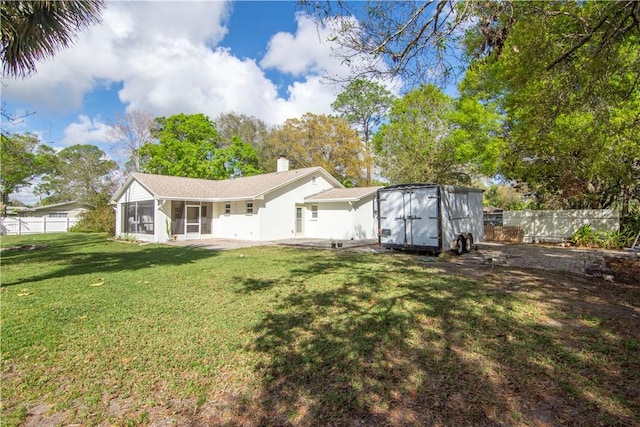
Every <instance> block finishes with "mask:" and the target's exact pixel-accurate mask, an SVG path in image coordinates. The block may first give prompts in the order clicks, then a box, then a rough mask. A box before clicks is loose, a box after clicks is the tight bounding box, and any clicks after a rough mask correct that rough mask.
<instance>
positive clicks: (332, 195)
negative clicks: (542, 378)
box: [110, 159, 377, 242]
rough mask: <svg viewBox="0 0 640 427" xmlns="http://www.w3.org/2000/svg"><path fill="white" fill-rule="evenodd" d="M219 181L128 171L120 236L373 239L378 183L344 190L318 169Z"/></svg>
mask: <svg viewBox="0 0 640 427" xmlns="http://www.w3.org/2000/svg"><path fill="white" fill-rule="evenodd" d="M282 160H283V159H280V160H279V161H278V172H274V173H268V174H264V175H256V176H249V177H242V178H235V179H227V180H220V181H213V180H206V179H196V178H183V177H175V176H164V175H151V174H144V173H132V174H130V175H129V176H128V177H127V179H126V180H125V182H124V183H123V184H122V185H121V186H120V188H119V189H118V190H117V191H116V192H115V194H114V195H113V197H112V198H111V202H110V203H111V204H114V205H115V207H116V235H117V236H132V237H135V238H136V239H138V240H145V241H153V242H163V241H167V240H171V239H179V240H190V239H206V238H227V239H241V240H278V239H287V238H293V237H312V238H326V239H365V238H375V237H376V233H377V231H376V222H375V212H374V198H375V192H376V190H377V187H375V188H374V187H367V188H354V189H346V188H344V187H343V186H342V184H340V182H338V181H337V180H336V179H335V178H334V177H332V176H331V175H330V174H329V173H328V172H327V171H326V170H324V169H323V168H321V167H312V168H304V169H294V170H289V167H288V162H286V161H285V162H283V161H282Z"/></svg>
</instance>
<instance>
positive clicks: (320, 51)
mask: <svg viewBox="0 0 640 427" xmlns="http://www.w3.org/2000/svg"><path fill="white" fill-rule="evenodd" d="M296 21H297V23H298V30H297V32H296V34H291V33H285V32H280V33H277V34H275V35H274V36H273V37H272V38H271V40H270V41H269V45H268V49H267V53H266V54H265V56H264V58H262V61H260V65H261V66H262V67H264V68H275V69H277V70H279V71H281V72H284V73H289V74H292V75H294V76H301V75H306V74H322V73H324V72H335V71H339V72H341V73H342V74H344V73H345V72H347V71H348V70H347V69H346V68H345V67H343V66H342V65H341V64H340V61H339V60H338V59H337V58H335V57H333V56H332V54H331V53H332V52H331V42H329V41H328V40H329V39H330V36H331V30H330V29H329V28H327V27H326V26H318V25H317V24H316V23H315V22H314V21H313V20H311V19H310V18H309V17H308V16H306V15H303V14H298V15H297V16H296Z"/></svg>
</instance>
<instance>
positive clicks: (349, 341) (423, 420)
mask: <svg viewBox="0 0 640 427" xmlns="http://www.w3.org/2000/svg"><path fill="white" fill-rule="evenodd" d="M310 258H311V257H310ZM380 260H381V258H377V260H376V261H374V262H372V261H371V259H370V258H365V257H361V256H357V255H354V256H349V257H335V258H334V259H328V258H322V259H319V260H313V259H308V260H307V261H305V262H303V263H300V264H297V265H296V266H295V267H294V268H292V269H291V270H290V276H289V277H283V278H281V279H280V280H278V281H276V280H268V281H255V280H252V279H248V280H246V281H245V282H244V285H245V287H244V291H245V292H263V291H267V290H268V289H270V288H272V287H274V286H286V285H287V283H294V286H293V287H292V289H290V292H288V293H284V292H283V293H282V295H280V297H279V299H278V301H277V303H276V304H275V306H274V307H273V310H272V311H270V312H268V313H267V314H266V315H265V317H264V319H263V320H262V321H261V322H260V323H259V324H258V325H257V326H256V327H255V329H254V332H255V334H256V335H257V339H256V340H255V341H254V342H253V343H252V345H251V346H250V350H251V351H254V352H257V353H259V354H261V355H263V356H264V357H265V360H266V361H265V362H264V363H263V364H261V365H259V366H257V368H256V370H257V372H258V374H259V375H260V377H261V379H262V387H261V388H260V390H258V391H256V392H255V394H253V395H251V396H248V397H245V398H244V399H243V400H242V402H241V403H239V404H238V405H237V406H239V407H240V410H239V413H240V412H241V413H243V419H245V420H246V418H247V415H246V414H247V413H249V414H252V415H251V416H252V417H253V419H252V423H253V424H256V425H505V424H506V425H522V424H524V425H529V424H543V425H562V424H567V423H569V424H584V425H596V424H607V425H634V424H636V423H638V422H639V421H640V418H639V415H638V414H639V413H640V401H639V400H638V395H637V392H635V391H634V390H637V387H638V386H640V374H639V372H640V362H639V361H638V360H637V357H636V356H637V354H636V351H637V343H638V339H639V338H640V337H639V336H638V328H637V326H640V324H639V322H638V321H637V320H635V321H634V320H632V321H634V322H635V326H636V328H635V329H632V328H629V329H628V330H625V331H621V330H618V329H617V326H615V325H614V324H609V323H608V320H605V319H604V318H603V317H602V313H603V311H602V309H603V308H604V306H606V305H607V304H608V303H609V302H607V301H604V300H597V299H594V301H592V302H591V305H592V307H591V310H592V311H590V312H589V313H588V314H587V315H588V316H593V317H594V318H597V319H600V320H599V321H598V322H595V323H594V322H592V323H593V324H589V323H587V324H583V323H581V322H580V316H584V315H585V313H584V312H580V313H576V312H574V311H573V310H572V309H571V308H570V305H568V304H564V303H561V304H560V306H558V307H556V306H553V303H552V301H553V300H558V299H561V300H564V301H566V302H567V303H569V302H570V301H572V300H574V299H576V300H577V299H579V298H580V297H583V296H584V294H582V295H577V294H576V293H575V290H574V289H573V288H574V287H575V286H574V285H571V286H564V285H563V282H560V283H550V282H549V281H548V279H546V278H544V277H541V276H536V275H535V273H527V274H523V275H521V276H518V274H519V272H517V271H514V272H513V274H509V275H505V277H509V278H508V279H505V277H503V276H499V275H494V274H490V273H489V272H488V271H485V273H484V274H483V275H479V276H476V278H472V277H471V275H465V274H449V273H447V272H446V267H445V268H444V269H438V268H427V267H425V266H424V265H420V264H419V263H417V262H416V261H415V259H411V258H409V257H406V258H385V259H384V261H383V262H380ZM381 265H382V266H383V267H382V268H380V266H381ZM376 266H377V267H378V269H377V270H376V269H375V267H376ZM429 267H431V266H429ZM328 272H331V274H327V273H328ZM324 276H326V280H331V281H332V283H330V284H328V285H325V286H319V285H318V283H322V281H323V280H325V279H324ZM514 278H515V279H514ZM532 293H535V295H533V296H532V295H531V294H532ZM563 310H566V311H563ZM582 310H585V308H584V307H583V308H582ZM629 318H630V319H633V318H632V317H631V316H630V317H629ZM607 325H608V326H607ZM620 340H626V341H624V342H627V344H622V345H620ZM634 343H635V344H634ZM585 346H586V347H585ZM612 353H613V354H612ZM621 371H624V375H623V376H621V375H620V373H621ZM634 393H635V394H634Z"/></svg>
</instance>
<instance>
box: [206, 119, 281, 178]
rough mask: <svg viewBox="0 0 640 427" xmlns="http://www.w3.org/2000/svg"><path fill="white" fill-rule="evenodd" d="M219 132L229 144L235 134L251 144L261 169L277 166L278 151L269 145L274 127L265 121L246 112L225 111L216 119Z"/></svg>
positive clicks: (271, 169)
mask: <svg viewBox="0 0 640 427" xmlns="http://www.w3.org/2000/svg"><path fill="white" fill-rule="evenodd" d="M215 122H216V125H217V129H218V133H219V134H220V139H221V141H222V142H223V143H225V144H228V143H230V142H231V141H232V139H233V137H234V136H237V137H238V138H240V140H242V141H244V142H246V143H249V144H251V146H253V148H254V149H255V151H256V154H257V155H258V159H259V162H258V164H259V169H261V170H263V171H266V172H273V171H275V168H276V159H277V158H278V153H275V152H274V149H273V147H271V146H270V145H269V138H270V136H271V132H272V129H271V127H269V126H268V125H267V124H266V123H265V122H264V121H262V120H260V119H258V118H256V117H253V116H247V115H245V114H238V113H224V114H220V115H219V116H218V117H217V118H216V120H215Z"/></svg>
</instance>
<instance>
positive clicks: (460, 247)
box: [453, 236, 467, 255]
mask: <svg viewBox="0 0 640 427" xmlns="http://www.w3.org/2000/svg"><path fill="white" fill-rule="evenodd" d="M466 245H467V239H465V238H464V237H463V236H458V239H457V240H456V247H455V249H454V250H453V252H454V253H455V254H456V255H462V254H463V253H464V250H465V247H466Z"/></svg>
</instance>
